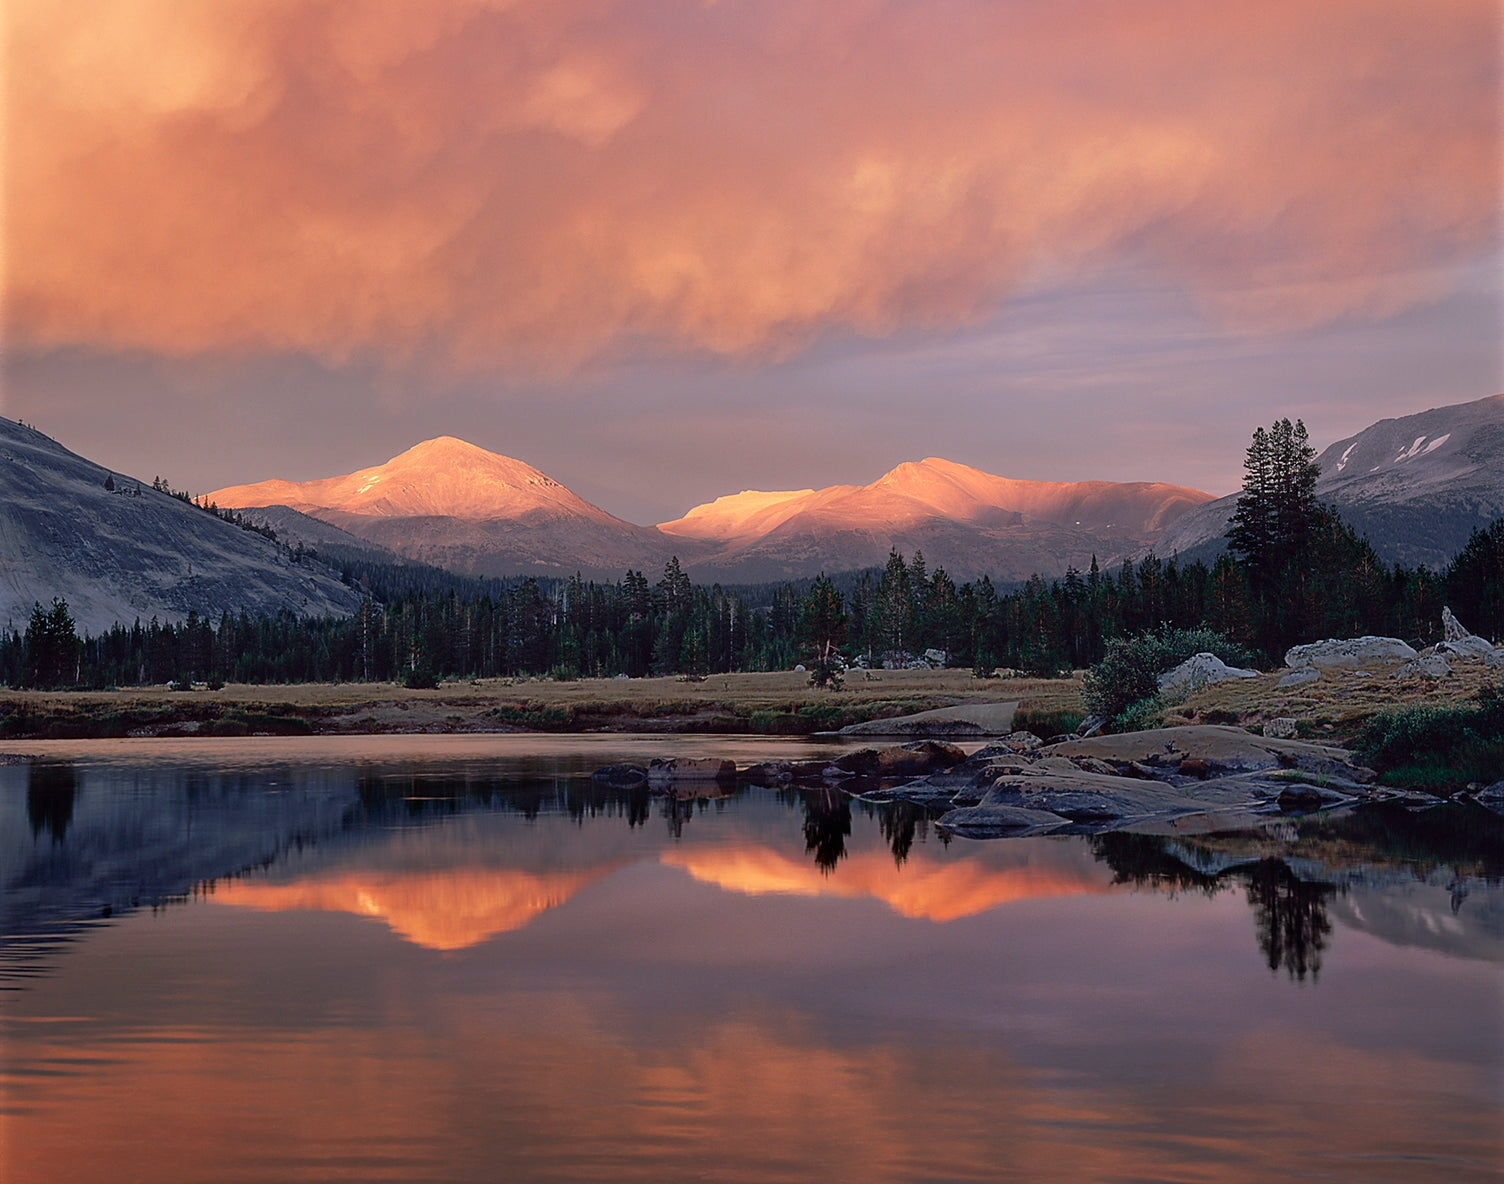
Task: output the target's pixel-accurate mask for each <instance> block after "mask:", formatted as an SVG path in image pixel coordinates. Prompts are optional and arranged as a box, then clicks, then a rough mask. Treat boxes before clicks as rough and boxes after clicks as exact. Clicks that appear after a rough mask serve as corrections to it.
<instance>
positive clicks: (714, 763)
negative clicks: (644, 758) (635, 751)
mask: <svg viewBox="0 0 1504 1184" xmlns="http://www.w3.org/2000/svg"><path fill="white" fill-rule="evenodd" d="M647 773H648V777H647V779H648V781H649V782H651V783H652V784H654V785H669V784H672V783H674V782H679V781H734V780H736V762H735V761H728V760H721V759H719V758H717V757H685V756H679V757H673V758H672V759H670V760H655V761H653V762H652V763H651V764H649V765H648V770H647Z"/></svg>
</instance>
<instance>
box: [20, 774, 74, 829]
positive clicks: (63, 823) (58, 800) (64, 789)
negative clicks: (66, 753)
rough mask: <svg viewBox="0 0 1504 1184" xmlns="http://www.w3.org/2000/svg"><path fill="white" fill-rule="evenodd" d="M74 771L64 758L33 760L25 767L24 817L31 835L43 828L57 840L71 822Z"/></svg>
mask: <svg viewBox="0 0 1504 1184" xmlns="http://www.w3.org/2000/svg"><path fill="white" fill-rule="evenodd" d="M77 793H78V774H77V772H76V771H75V770H74V767H73V766H72V765H71V764H70V763H68V762H66V761H35V762H33V763H32V764H31V765H30V766H29V767H28V768H27V770H26V817H27V820H28V821H29V822H30V823H31V836H32V838H36V837H37V835H39V834H41V832H42V831H44V830H45V831H46V832H47V833H48V834H49V835H50V836H52V840H53V842H55V843H61V842H62V841H63V839H64V837H65V836H66V835H67V833H68V823H70V822H72V821H73V799H74V797H75V796H76V795H77Z"/></svg>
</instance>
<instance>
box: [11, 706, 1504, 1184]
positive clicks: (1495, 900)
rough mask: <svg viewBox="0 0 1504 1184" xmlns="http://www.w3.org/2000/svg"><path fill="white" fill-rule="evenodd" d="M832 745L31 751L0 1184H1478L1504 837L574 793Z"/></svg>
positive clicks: (1489, 1153)
mask: <svg viewBox="0 0 1504 1184" xmlns="http://www.w3.org/2000/svg"><path fill="white" fill-rule="evenodd" d="M835 747H837V746H836V745H834V744H821V743H819V742H813V741H806V740H795V739H789V740H778V739H760V738H758V739H739V738H726V737H664V736H652V737H631V736H621V735H602V736H433V737H424V736H399V737H370V738H315V739H255V738H251V739H241V740H179V741H160V740H159V741H147V740H143V741H119V742H105V741H94V742H77V743H65V742H55V743H54V742H47V743H36V744H30V745H27V746H26V748H27V750H28V751H29V752H31V753H33V754H34V755H33V759H31V760H29V761H25V762H22V763H19V764H13V765H6V766H0V988H3V989H0V1041H3V1044H0V1049H3V1051H0V1177H3V1179H4V1180H5V1181H7V1184H31V1182H38V1184H40V1182H44V1181H47V1182H50V1181H62V1180H79V1181H112V1182H128V1181H136V1180H139V1181H150V1182H152V1184H170V1182H174V1181H242V1180H244V1181H262V1180H290V1181H313V1180H319V1181H325V1180H401V1181H418V1180H433V1181H492V1180H506V1181H583V1180H604V1181H666V1180H718V1181H720V1180H725V1181H758V1182H765V1181H785V1180H786V1181H812V1180H821V1181H827V1180H828V1181H863V1182H885V1181H895V1182H897V1181H961V1180H1019V1181H1104V1180H1122V1181H1130V1180H1132V1181H1138V1180H1185V1181H1242V1180H1249V1181H1251V1180H1259V1181H1265V1180H1270V1179H1279V1178H1293V1179H1301V1178H1310V1179H1321V1180H1344V1181H1346V1180H1351V1181H1365V1182H1367V1181H1407V1182H1409V1181H1425V1180H1447V1181H1470V1180H1498V1179H1499V1178H1500V1175H1501V1172H1504V1144H1501V1133H1500V1132H1501V1129H1504V889H1501V875H1504V819H1499V818H1498V817H1497V816H1495V815H1492V814H1489V813H1488V812H1487V811H1484V810H1482V808H1481V807H1475V806H1470V807H1466V808H1464V807H1457V806H1449V807H1445V808H1442V809H1437V810H1430V811H1425V812H1421V813H1415V812H1410V811H1405V810H1403V809H1400V808H1387V807H1386V808H1373V809H1364V810H1359V811H1354V812H1351V813H1348V814H1344V815H1340V816H1323V817H1319V818H1312V819H1305V820H1297V819H1283V820H1279V821H1277V822H1274V823H1271V824H1270V826H1269V827H1266V828H1265V829H1264V830H1262V831H1259V832H1253V833H1247V834H1233V835H1210V836H1208V835H1200V836H1176V835H1173V834H1172V835H1167V836H1146V835H1127V834H1107V835H1097V836H1086V835H1066V836H1057V837H1049V838H1032V839H1013V840H1008V839H1001V840H992V841H970V840H965V839H960V838H955V839H950V840H948V841H947V839H946V837H945V836H944V835H943V834H942V833H941V832H939V831H937V829H936V828H935V827H934V826H933V824H932V821H931V820H930V819H929V818H926V817H925V816H924V815H923V813H922V812H921V811H918V810H916V809H914V808H912V807H904V806H895V807H883V808H877V807H869V806H866V805H864V804H863V803H860V802H854V801H851V800H850V799H847V798H846V797H845V796H844V795H841V794H840V793H838V792H835V791H811V792H803V791H795V790H789V791H774V790H768V789H760V788H755V787H751V786H741V787H739V788H738V789H737V790H736V791H735V792H734V793H728V794H727V795H726V796H724V797H719V798H715V799H708V800H698V801H682V802H681V801H677V800H671V799H666V798H662V797H654V796H651V795H649V794H648V793H646V792H645V791H630V792H629V791H620V790H610V789H605V788H602V787H599V786H597V785H595V784H594V783H592V782H591V781H590V780H589V776H588V774H589V773H590V771H591V770H592V769H595V768H597V767H599V766H602V765H605V764H610V763H613V762H616V761H622V760H638V761H645V760H646V759H647V758H648V757H650V756H655V755H664V756H668V755H699V756H704V755H716V756H725V757H730V758H731V759H734V760H736V761H737V763H738V765H739V766H743V767H744V766H745V765H747V764H749V763H751V762H753V761H756V760H763V759H771V758H773V757H777V756H785V757H786V756H790V755H793V756H799V757H803V756H815V755H827V754H829V753H830V752H831V751H832V750H833V749H834V748H835Z"/></svg>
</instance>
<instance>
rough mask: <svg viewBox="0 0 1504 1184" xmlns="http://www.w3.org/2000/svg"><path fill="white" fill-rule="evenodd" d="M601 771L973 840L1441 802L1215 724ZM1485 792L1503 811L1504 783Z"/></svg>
mask: <svg viewBox="0 0 1504 1184" xmlns="http://www.w3.org/2000/svg"><path fill="white" fill-rule="evenodd" d="M596 777H597V778H598V779H601V780H606V781H609V782H611V783H612V784H624V783H628V781H630V783H631V784H647V785H648V786H649V787H650V788H651V789H653V790H654V791H655V792H662V793H671V794H675V795H677V796H681V797H682V796H704V795H705V794H710V793H713V794H715V795H719V794H723V793H725V792H726V791H727V788H728V787H730V786H733V785H734V784H735V782H736V781H737V780H738V779H740V780H742V781H746V782H750V783H752V784H756V785H765V786H772V787H782V786H790V787H799V788H823V789H828V790H839V791H840V792H842V793H844V794H846V795H848V796H850V797H853V798H856V799H859V800H861V801H865V802H873V803H887V802H908V803H912V804H914V805H917V806H920V807H923V808H925V809H927V810H929V811H931V812H933V813H934V814H935V815H936V818H935V824H936V825H937V826H938V827H939V828H940V829H941V830H943V831H948V832H950V833H952V834H956V835H964V836H966V837H969V838H1000V837H1011V836H1022V835H1043V834H1101V833H1104V832H1107V831H1132V832H1135V833H1139V834H1187V833H1205V832H1210V831H1222V830H1239V829H1248V828H1250V827H1257V826H1260V825H1262V824H1264V823H1267V822H1268V821H1270V820H1271V819H1273V818H1278V817H1281V816H1284V815H1289V814H1305V813H1311V812H1315V811H1325V810H1333V809H1338V808H1342V807H1348V806H1357V805H1361V804H1364V803H1368V802H1398V803H1400V804H1403V805H1407V806H1412V807H1425V806H1430V805H1436V804H1439V803H1440V801H1441V799H1439V798H1435V797H1432V796H1431V795H1429V794H1424V793H1417V792H1414V791H1409V790H1397V789H1391V788H1387V787H1381V786H1378V785H1376V784H1374V782H1375V774H1374V772H1373V770H1371V769H1367V768H1364V767H1363V766H1362V765H1359V764H1357V763H1355V762H1354V760H1353V756H1352V753H1351V752H1349V751H1348V750H1347V749H1344V748H1338V747H1335V746H1331V745H1324V744H1313V743H1310V742H1308V741H1304V740H1287V739H1277V738H1274V737H1268V736H1257V735H1254V734H1252V733H1250V732H1248V731H1247V730H1245V729H1242V728H1236V727H1223V726H1215V725H1192V726H1186V727H1172V728H1157V729H1154V730H1152V731H1145V732H1130V733H1126V734H1123V735H1113V736H1101V737H1093V738H1089V739H1082V738H1076V737H1071V738H1062V739H1059V740H1057V741H1055V742H1052V743H1048V744H1047V743H1044V742H1042V741H1041V740H1040V739H1039V738H1038V737H1037V736H1035V735H1033V734H1032V733H1029V732H1014V733H1012V734H1010V735H1008V736H1006V737H1003V738H1002V739H1000V740H997V741H994V742H992V743H989V744H987V745H985V746H983V747H982V748H980V749H978V750H977V751H975V752H973V753H971V754H969V755H968V754H967V753H965V752H963V751H962V750H961V749H960V748H958V747H956V746H955V745H953V744H950V743H947V742H945V741H943V740H923V741H918V742H915V743H910V744H902V745H893V746H890V747H886V748H861V749H856V750H854V751H852V752H849V753H846V754H844V755H842V756H841V757H838V758H836V759H835V760H830V761H793V762H790V761H778V762H768V763H764V764H760V765H754V766H751V767H749V768H747V769H743V770H738V769H736V767H735V765H734V764H733V763H732V762H730V761H718V760H695V761H684V760H668V759H666V760H661V761H654V762H652V763H651V764H650V765H648V766H622V765H617V766H612V767H611V768H609V769H604V770H600V771H598V772H597V773H596ZM624 779H625V780H624ZM711 787H714V789H713V790H712V788H711ZM1473 796H1474V797H1475V799H1476V800H1477V802H1478V803H1479V804H1480V805H1482V806H1485V807H1487V808H1489V809H1492V810H1494V811H1495V812H1499V813H1504V783H1501V784H1499V785H1493V786H1489V787H1488V788H1487V789H1485V790H1482V791H1481V792H1479V793H1477V794H1476V795H1473Z"/></svg>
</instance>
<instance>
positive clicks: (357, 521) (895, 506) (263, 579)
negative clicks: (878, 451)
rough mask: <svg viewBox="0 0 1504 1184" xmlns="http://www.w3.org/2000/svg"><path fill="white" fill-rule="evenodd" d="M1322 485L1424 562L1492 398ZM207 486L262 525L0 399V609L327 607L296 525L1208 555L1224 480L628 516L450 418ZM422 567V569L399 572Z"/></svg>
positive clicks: (403, 555)
mask: <svg viewBox="0 0 1504 1184" xmlns="http://www.w3.org/2000/svg"><path fill="white" fill-rule="evenodd" d="M1319 464H1320V466H1321V470H1322V472H1321V478H1320V480H1319V482H1318V484H1317V492H1318V494H1319V495H1320V496H1321V497H1322V498H1323V499H1324V500H1326V501H1329V502H1331V503H1332V504H1333V505H1335V506H1336V507H1337V509H1338V510H1339V512H1341V514H1342V515H1343V516H1344V517H1345V518H1346V519H1347V520H1348V521H1349V522H1351V523H1352V524H1353V525H1354V526H1356V527H1357V528H1358V529H1359V530H1360V531H1362V532H1363V533H1365V534H1366V535H1367V536H1368V537H1369V538H1370V540H1371V541H1372V542H1373V543H1374V545H1375V547H1376V549H1377V550H1378V552H1379V554H1380V555H1381V556H1382V557H1383V558H1384V559H1386V560H1389V561H1399V562H1403V563H1407V564H1426V565H1430V566H1439V565H1441V564H1443V563H1445V562H1446V561H1447V560H1448V559H1450V558H1451V556H1452V555H1454V554H1455V553H1456V552H1457V550H1458V549H1459V548H1460V547H1461V546H1462V545H1463V544H1464V543H1465V542H1466V541H1467V539H1468V536H1469V535H1470V533H1471V532H1472V530H1473V529H1474V528H1476V527H1480V526H1486V525H1487V524H1488V523H1489V522H1491V521H1493V520H1494V519H1496V518H1498V517H1500V516H1504V395H1495V396H1491V397H1489V398H1485V399H1479V400H1476V401H1474V402H1470V403H1462V404H1457V405H1454V406H1449V407H1438V408H1432V409H1431V410H1428V411H1423V412H1419V413H1417V414H1415V415H1408V416H1402V417H1399V418H1396V419H1387V420H1383V421H1381V422H1379V423H1376V424H1373V425H1372V426H1370V427H1368V428H1366V429H1364V430H1363V431H1361V432H1359V433H1357V434H1356V435H1353V436H1349V437H1347V438H1346V439H1344V440H1339V441H1337V442H1336V443H1335V444H1333V445H1331V446H1330V447H1329V448H1327V449H1326V450H1325V451H1324V452H1322V453H1321V455H1320V457H1319ZM209 498H210V499H211V500H212V501H214V502H216V503H218V504H219V505H220V506H223V507H226V508H236V509H240V510H242V511H243V513H244V514H245V516H246V517H247V518H249V519H251V520H253V521H257V522H262V523H266V524H268V525H270V526H271V527H273V528H274V529H275V531H276V532H277V534H278V540H277V541H273V540H271V539H268V538H265V537H263V536H262V535H260V534H258V533H256V532H254V531H249V530H244V529H241V528H239V527H237V526H236V525H235V524H234V523H232V522H227V521H225V520H224V519H223V518H221V517H219V516H216V515H215V514H212V513H206V512H204V510H203V509H200V508H198V507H196V506H193V505H190V504H188V503H187V502H186V501H185V500H183V499H182V498H181V497H177V496H173V495H171V494H170V493H168V492H164V491H161V490H158V489H155V488H152V487H151V486H145V485H143V484H142V483H141V482H140V481H138V480H136V479H134V478H131V477H128V476H124V475H121V474H118V473H111V472H110V471H109V470H107V469H105V468H103V467H101V466H100V465H98V464H95V463H93V462H92V461H89V460H86V459H85V458H83V457H80V456H77V455H75V454H74V453H72V452H69V451H68V450H67V449H66V448H64V447H63V446H62V445H61V444H59V443H57V442H56V441H54V440H52V439H49V438H48V437H47V436H45V435H43V434H42V433H40V432H38V431H36V430H35V429H32V428H29V427H26V426H24V425H22V424H18V423H15V422H14V421H11V420H7V419H3V418H0V626H4V625H8V626H9V627H11V628H15V629H24V628H25V625H26V622H27V620H28V619H29V617H30V613H31V609H32V606H33V604H34V603H38V602H40V603H41V604H43V605H46V604H49V603H50V602H51V600H52V598H53V597H54V596H61V597H63V598H64V599H66V600H67V601H68V604H69V607H70V608H71V610H72V612H73V616H74V619H75V621H76V622H77V623H78V625H79V626H80V627H81V628H82V629H85V630H87V631H89V632H92V633H99V632H101V631H103V630H105V629H108V628H109V627H110V626H111V625H113V624H115V623H116V622H117V621H118V622H124V623H129V622H130V621H132V620H134V619H136V618H138V617H139V618H140V619H142V620H148V619H149V618H151V617H152V616H156V617H158V618H160V619H162V620H178V621H180V620H182V619H183V618H185V617H186V616H187V614H188V613H189V612H191V611H196V612H198V613H199V615H200V616H213V617H217V616H218V615H219V614H220V613H222V612H225V611H230V612H239V611H240V610H241V609H244V610H246V611H248V612H251V613H258V612H278V611H282V610H289V611H292V612H296V613H300V614H315V615H342V614H346V613H349V612H352V611H354V609H355V608H356V607H357V604H358V600H359V594H358V593H357V592H356V591H355V590H353V589H351V588H349V587H347V586H346V585H345V584H343V583H342V582H341V581H340V580H339V579H338V578H337V575H336V573H335V572H334V571H333V570H331V569H329V568H327V567H324V566H322V565H321V564H319V563H317V562H311V561H309V560H308V559H306V558H304V559H301V560H299V559H297V558H295V555H294V553H293V552H292V551H290V550H289V544H294V543H297V542H302V543H303V544H305V546H308V547H311V548H313V549H315V550H317V551H319V552H320V553H321V554H323V555H326V556H329V557H332V558H335V559H337V560H340V561H342V562H349V561H357V562H365V563H375V564H388V563H397V562H399V561H401V560H404V559H405V560H409V561H417V562H421V563H427V564H432V565H434V566H437V567H442V568H445V569H448V570H449V571H452V572H458V573H461V574H462V575H491V576H505V575H518V574H539V575H552V576H567V575H570V574H573V573H574V572H575V571H579V572H581V573H582V574H584V575H586V576H588V577H592V578H604V579H613V580H614V579H619V578H620V577H621V575H622V574H623V573H624V572H625V571H626V570H628V569H629V568H633V569H637V570H641V571H644V572H648V573H653V572H656V571H658V570H661V568H662V566H663V564H664V563H665V562H666V561H667V560H668V559H669V557H670V556H675V555H677V556H678V557H679V559H680V560H681V562H682V563H683V565H684V566H685V568H686V570H688V571H689V573H690V575H691V577H692V578H694V579H696V580H700V581H703V582H709V581H711V580H720V581H722V582H758V581H764V580H776V579H785V578H800V577H808V576H812V575H815V574H817V573H818V572H820V571H822V570H824V571H826V572H831V573H835V572H841V571H851V570H857V569H861V568H866V567H872V566H878V565H881V564H882V563H883V562H884V561H885V560H886V559H887V556H888V552H889V549H890V548H893V547H897V548H898V549H899V550H900V551H902V552H903V553H904V554H906V555H908V556H910V557H912V556H913V554H914V553H915V552H916V551H919V550H922V551H923V552H924V554H925V557H926V559H927V561H928V562H929V564H930V566H931V567H935V566H944V567H945V568H946V569H947V570H948V571H950V573H951V574H952V575H953V576H954V577H956V578H957V579H958V580H959V579H970V578H974V577H976V576H978V575H981V574H988V575H991V576H992V578H993V579H995V580H999V581H1003V582H1006V581H1013V580H1021V579H1024V578H1026V577H1027V576H1029V575H1031V574H1033V573H1035V572H1038V573H1039V574H1041V575H1044V576H1046V577H1049V576H1053V575H1058V574H1060V573H1061V572H1063V571H1064V570H1065V569H1066V567H1067V566H1068V565H1074V566H1075V567H1077V568H1078V569H1085V568H1086V567H1087V566H1088V565H1089V564H1090V562H1091V559H1092V558H1093V556H1095V557H1096V558H1097V560H1098V562H1099V563H1101V564H1102V565H1103V566H1104V567H1105V566H1107V565H1109V564H1111V563H1113V562H1115V561H1117V560H1118V559H1120V558H1122V557H1129V556H1137V555H1140V554H1143V553H1144V552H1146V551H1147V550H1149V549H1151V548H1152V549H1153V550H1155V551H1156V552H1157V553H1158V554H1159V555H1160V556H1162V557H1168V556H1170V555H1172V554H1178V555H1179V556H1180V557H1181V558H1182V559H1184V560H1190V559H1197V558H1209V557H1211V556H1213V555H1215V554H1216V553H1217V552H1219V551H1220V550H1221V549H1222V548H1223V547H1224V546H1225V543H1224V542H1223V539H1222V536H1223V534H1224V533H1225V531H1226V528H1227V522H1228V520H1229V518H1230V517H1231V515H1232V511H1233V509H1234V507H1235V505H1236V501H1237V498H1236V495H1233V496H1229V497H1225V498H1217V499H1213V498H1211V497H1210V495H1208V494H1205V493H1201V492H1199V491H1197V490H1193V489H1186V488H1183V487H1180V486H1175V485H1166V484H1159V483H1147V482H1130V483H1114V482H1105V481H1085V482H1043V481H1017V480H1011V479H1009V478H1005V477H998V476H994V475H992V474H989V473H985V472H982V471H980V470H978V469H973V468H969V467H967V466H965V465H960V464H956V463H954V462H952V461H947V460H941V459H938V458H933V457H932V458H929V459H926V460H921V461H913V462H909V463H905V464H901V465H899V466H897V467H896V468H894V469H892V470H891V471H889V472H887V473H885V474H883V475H882V476H881V477H879V478H878V479H877V480H876V481H873V482H872V483H871V484H868V485H835V486H829V487H827V488H824V489H812V488H811V489H798V490H783V491H775V492H766V491H758V490H744V491H742V492H741V493H736V494H730V495H727V496H725V497H719V498H716V499H715V500H714V501H711V502H708V503H706V504H704V505H700V506H696V507H694V508H693V509H691V510H689V511H688V512H687V513H685V514H684V515H683V516H681V517H679V518H677V519H674V520H673V521H671V522H664V523H660V524H658V525H656V526H638V525H635V524H633V523H630V522H626V521H624V520H623V519H621V518H617V517H615V516H614V515H612V514H610V513H608V512H607V511H605V510H603V509H601V508H600V507H598V506H594V505H591V504H590V503H589V502H587V501H585V500H584V499H583V498H580V497H578V496H577V495H575V494H574V493H572V492H571V491H570V490H568V489H566V488H565V487H564V486H562V485H561V484H559V482H557V481H555V480H553V479H552V478H550V477H549V476H547V475H546V474H544V473H542V472H540V471H539V470H537V469H535V468H533V467H532V466H530V465H527V464H525V463H523V462H522V461H518V460H513V459H510V458H508V457H505V456H500V455H497V454H495V453H492V452H488V451H486V450H484V449H482V448H478V447H476V446H474V445H472V444H467V443H465V442H464V441H462V440H457V439H454V438H453V437H447V436H444V437H439V438H438V439H435V440H429V441H425V442H424V443H422V444H419V445H417V446H415V447H413V448H411V449H409V450H408V451H406V452H404V453H402V454H401V455H400V456H397V457H395V458H393V459H392V460H391V461H389V462H387V463H386V464H382V465H376V466H374V467H372V468H368V469H362V470H360V471H359V472H356V473H351V474H348V475H345V476H340V477H329V478H324V479H322V480H318V481H302V482H290V481H264V482H259V483H257V484H254V485H243V486H234V487H229V488H225V489H220V490H217V491H215V492H214V493H213V494H211V495H209ZM419 570H421V569H419Z"/></svg>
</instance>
